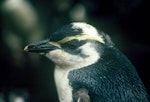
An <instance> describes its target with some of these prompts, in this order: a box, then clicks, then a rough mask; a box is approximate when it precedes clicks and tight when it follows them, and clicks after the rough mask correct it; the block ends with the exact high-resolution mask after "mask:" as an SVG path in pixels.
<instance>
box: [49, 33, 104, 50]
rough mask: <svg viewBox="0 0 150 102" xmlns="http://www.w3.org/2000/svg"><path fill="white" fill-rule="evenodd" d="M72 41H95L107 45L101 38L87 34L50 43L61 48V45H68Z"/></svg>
mask: <svg viewBox="0 0 150 102" xmlns="http://www.w3.org/2000/svg"><path fill="white" fill-rule="evenodd" d="M72 40H79V41H80V40H93V41H97V42H100V43H105V42H104V40H103V39H102V38H100V37H94V36H90V35H86V34H79V35H75V36H69V37H66V38H64V39H62V40H59V41H57V42H49V43H50V44H52V45H54V46H58V47H60V44H64V43H67V42H69V41H72Z"/></svg>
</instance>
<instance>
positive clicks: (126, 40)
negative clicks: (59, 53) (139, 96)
mask: <svg viewBox="0 0 150 102" xmlns="http://www.w3.org/2000/svg"><path fill="white" fill-rule="evenodd" d="M148 10H149V5H148V1H147V0H1V1H0V102H58V98H57V92H56V88H55V84H54V79H53V67H54V65H53V63H52V62H50V61H49V60H47V59H46V58H45V57H43V56H40V55H38V54H30V53H25V52H23V48H24V46H25V45H27V44H28V43H30V42H35V41H39V40H41V39H45V38H48V37H49V35H50V34H51V33H53V32H54V31H56V30H57V29H58V28H60V27H61V26H62V25H64V24H68V23H70V22H75V21H82V22H87V23H89V24H91V25H94V26H95V27H97V28H98V29H100V30H103V31H104V32H105V33H107V34H109V35H110V37H111V38H112V40H113V42H114V43H115V46H116V47H118V48H119V49H120V50H121V51H122V52H124V53H125V54H126V55H127V56H128V58H129V59H130V60H131V62H132V63H133V64H134V65H135V67H136V70H137V71H138V73H139V75H140V77H141V79H142V81H143V83H144V85H145V86H146V89H147V91H148V92H149V93H150V87H149V86H150V80H149V78H150V74H149V73H150V71H149V68H150V64H149V63H150V60H149V58H150V46H149V41H150V40H149V38H150V37H149V28H148V27H149V23H148V21H149V14H148V12H149V11H148Z"/></svg>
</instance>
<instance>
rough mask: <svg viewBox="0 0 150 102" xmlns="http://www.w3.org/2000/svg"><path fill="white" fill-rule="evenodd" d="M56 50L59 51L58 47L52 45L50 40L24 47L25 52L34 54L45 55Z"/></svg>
mask: <svg viewBox="0 0 150 102" xmlns="http://www.w3.org/2000/svg"><path fill="white" fill-rule="evenodd" d="M55 49H58V46H55V45H54V44H51V43H50V42H49V40H43V41H39V42H35V43H31V44H29V45H27V46H25V47H24V51H25V52H32V53H44V52H48V51H51V50H55Z"/></svg>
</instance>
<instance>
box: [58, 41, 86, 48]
mask: <svg viewBox="0 0 150 102" xmlns="http://www.w3.org/2000/svg"><path fill="white" fill-rule="evenodd" d="M85 43H86V42H85V41H78V40H72V41H69V42H67V43H65V44H62V45H61V46H62V47H65V48H69V49H76V48H78V47H80V46H82V45H83V44H85Z"/></svg>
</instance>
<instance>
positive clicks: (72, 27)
mask: <svg viewBox="0 0 150 102" xmlns="http://www.w3.org/2000/svg"><path fill="white" fill-rule="evenodd" d="M106 38H108V37H106V35H105V34H104V33H103V32H100V33H99V32H98V30H97V29H96V28H95V27H93V26H92V25H89V24H87V23H82V22H76V23H70V24H68V25H65V26H63V27H62V28H60V29H58V30H57V31H56V32H54V33H53V34H51V35H50V39H48V40H43V41H39V42H36V43H31V44H29V45H27V46H26V47H25V48H24V50H25V51H28V52H35V53H40V54H44V55H45V56H46V57H47V58H48V59H50V60H51V61H53V62H54V63H55V64H56V65H57V66H61V67H65V68H67V67H83V66H87V65H90V64H92V63H95V62H96V61H98V59H99V58H100V56H101V51H98V50H97V47H98V46H99V45H106V44H107V42H108V41H107V40H106Z"/></svg>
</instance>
